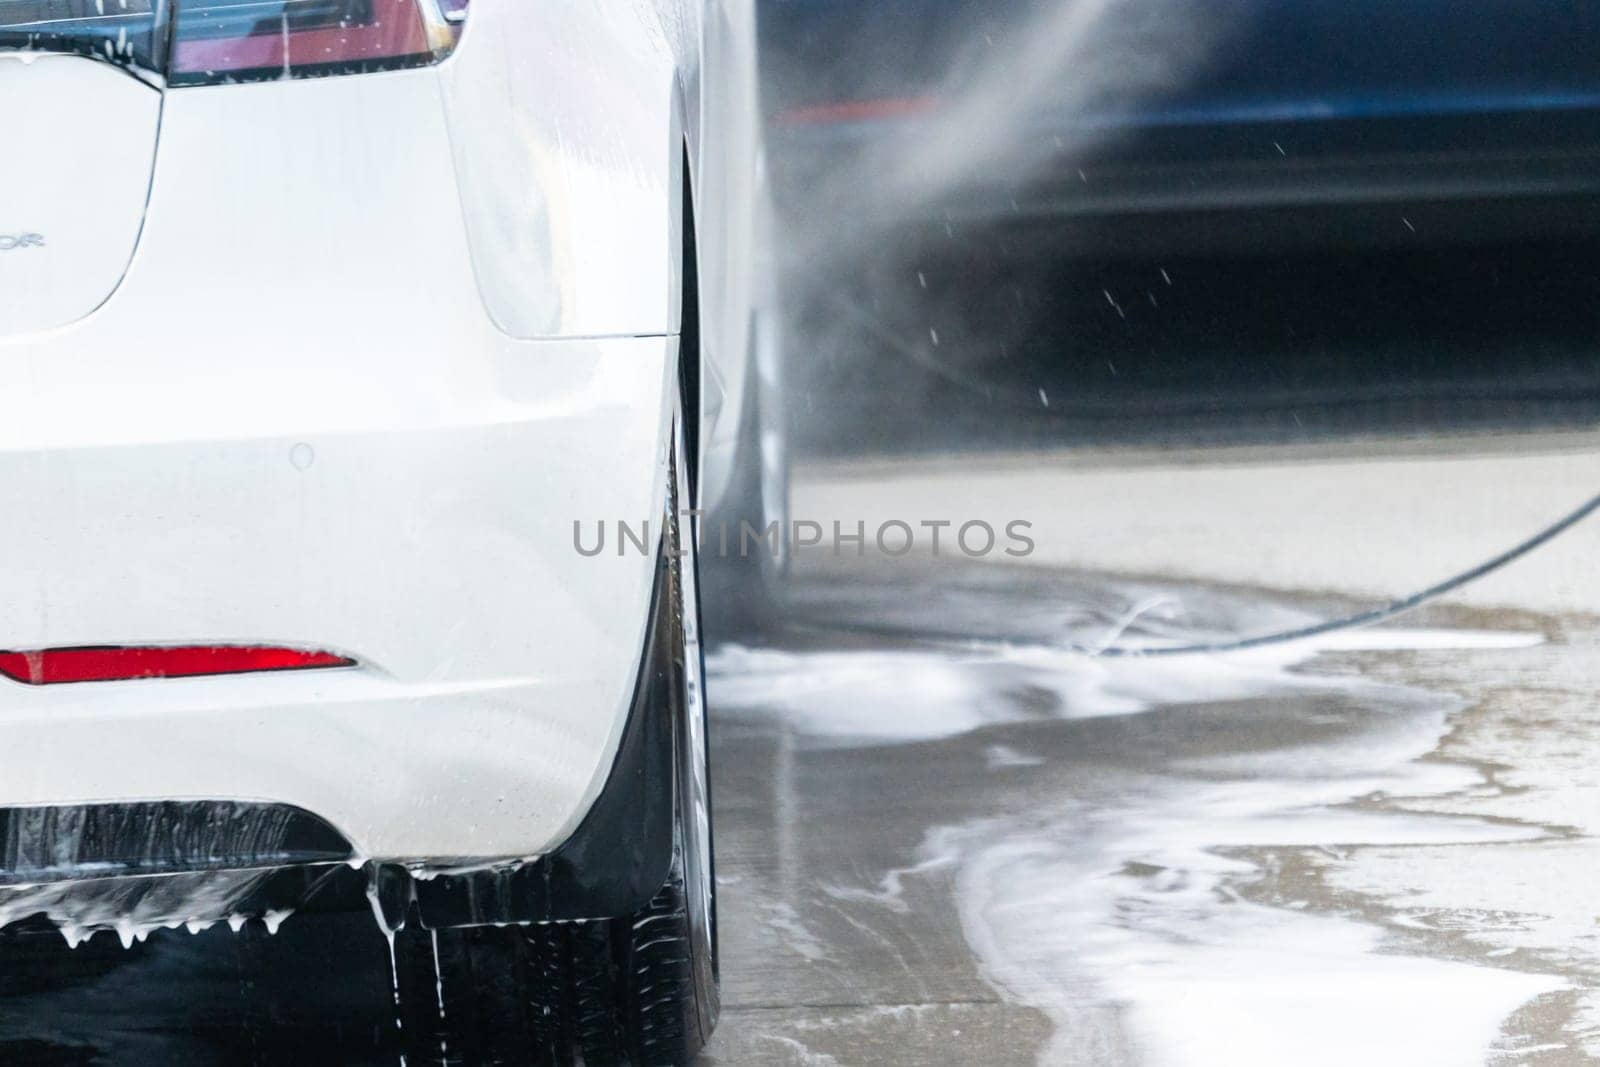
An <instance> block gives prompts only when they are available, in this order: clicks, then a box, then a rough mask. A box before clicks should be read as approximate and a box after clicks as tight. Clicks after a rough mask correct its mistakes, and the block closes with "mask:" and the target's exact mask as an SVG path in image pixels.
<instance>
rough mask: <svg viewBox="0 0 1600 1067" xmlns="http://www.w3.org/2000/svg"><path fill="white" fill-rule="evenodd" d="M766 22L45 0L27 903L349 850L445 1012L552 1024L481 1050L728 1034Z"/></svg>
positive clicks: (18, 507) (12, 728)
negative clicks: (706, 525) (732, 722)
mask: <svg viewBox="0 0 1600 1067" xmlns="http://www.w3.org/2000/svg"><path fill="white" fill-rule="evenodd" d="M750 17H751V16H750V14H749V11H748V8H747V7H746V6H745V5H744V4H742V3H739V2H737V0H734V2H730V3H727V4H723V3H718V2H716V0H712V2H710V3H707V4H703V3H701V2H699V0H539V2H529V0H470V7H469V3H468V0H0V146H3V148H0V160H3V161H0V486H4V488H5V491H6V496H7V499H8V502H9V503H8V505H7V507H6V519H5V521H4V522H3V523H0V737H3V738H4V743H3V744H0V924H3V923H10V922H16V921H20V920H22V919H24V918H29V917H32V918H34V919H37V917H38V916H39V915H41V914H42V915H44V916H46V917H48V919H49V920H50V921H52V922H54V923H55V924H56V925H57V926H59V928H60V929H61V930H62V931H63V932H64V933H65V934H66V935H67V937H68V939H69V940H70V941H76V940H78V939H81V938H83V937H86V936H95V935H96V931H102V930H113V931H115V932H116V933H117V934H120V935H121V936H122V937H123V939H124V941H125V942H129V941H132V940H133V939H135V938H139V937H143V936H146V935H147V934H148V932H149V931H150V930H152V929H154V928H157V927H163V926H167V927H175V926H177V925H179V924H180V923H187V924H189V925H191V926H200V925H204V924H206V923H209V922H214V921H217V920H220V919H224V918H227V919H230V920H232V921H234V922H235V923H238V922H242V921H249V920H250V919H252V918H255V917H260V916H266V917H267V918H268V919H271V920H272V922H273V923H275V922H276V921H279V920H280V919H281V916H282V912H283V911H284V910H286V909H290V908H292V907H294V903H295V902H294V900H293V899H292V897H291V898H287V899H285V898H283V890H282V885H283V880H282V879H281V878H277V877H275V876H274V877H272V878H266V877H265V876H264V875H263V873H262V872H264V871H267V870H268V869H269V868H270V869H272V870H274V871H280V870H283V869H291V870H295V869H302V868H303V869H307V870H322V869H334V868H340V869H343V865H348V866H349V867H350V868H360V869H361V870H363V871H364V872H366V874H367V875H368V876H369V877H370V879H371V897H372V901H373V903H374V907H375V909H376V911H377V914H378V915H379V917H380V919H382V921H383V922H384V924H385V927H386V929H387V930H388V931H389V933H390V934H391V936H393V934H394V933H395V931H396V930H400V931H401V943H402V945H405V944H407V942H406V940H405V938H406V936H407V931H419V930H420V931H422V932H423V933H424V934H425V935H426V938H425V942H426V943H427V944H429V945H431V946H432V948H431V950H430V955H431V958H429V959H427V960H425V961H422V962H418V961H417V960H416V959H415V958H414V957H415V953H414V952H411V951H409V950H407V951H400V952H398V953H397V974H396V982H397V987H398V989H399V992H401V993H404V992H406V990H407V989H408V988H409V985H410V984H412V978H417V983H416V984H418V985H419V988H423V987H425V996H419V997H417V998H415V999H416V1000H417V1001H419V1002H420V1001H425V1003H412V1002H411V998H409V997H403V998H402V999H403V1000H405V1003H403V1004H402V1012H401V1014H402V1016H403V1022H404V1023H405V1024H406V1026H407V1029H410V1030H414V1031H415V1041H417V1042H419V1043H420V1042H425V1041H432V1040H433V1038H432V1037H429V1036H428V1035H427V1034H426V1031H427V1030H428V1029H429V1027H430V1026H433V1025H434V1024H435V1023H437V1024H438V1025H444V1023H443V1022H440V1021H439V1019H438V1018H437V1016H438V1015H439V1014H440V1013H443V1012H444V1000H445V993H444V991H445V988H446V986H447V985H448V986H449V987H450V997H451V998H458V997H467V998H468V999H474V1000H476V1001H478V1002H481V1003H480V1005H479V1008H480V1014H479V1015H477V1016H474V1017H475V1018H479V1019H480V1022H481V1020H482V1019H488V1018H491V1017H501V1016H504V1017H509V1016H506V1015H505V1013H506V1012H510V1013H511V1014H513V1015H516V1016H517V1017H518V1018H520V1019H522V1020H523V1022H525V1023H527V1025H526V1026H521V1025H518V1026H512V1025H509V1024H504V1025H496V1026H490V1025H487V1024H484V1025H481V1026H478V1027H477V1028H476V1029H477V1030H478V1031H479V1032H477V1033H469V1034H466V1035H465V1036H462V1037H461V1040H464V1041H468V1042H479V1043H481V1047H478V1046H476V1045H474V1046H471V1047H473V1048H476V1049H477V1052H478V1053H479V1055H476V1056H474V1057H472V1058H475V1059H477V1060H482V1061H487V1060H490V1059H493V1060H494V1061H495V1062H501V1061H502V1060H505V1061H509V1060H511V1059H515V1058H517V1057H518V1056H523V1055H526V1056H529V1057H533V1056H535V1052H534V1051H532V1048H531V1046H530V1045H529V1044H528V1043H529V1042H532V1043H534V1044H537V1043H539V1042H544V1043H546V1044H548V1043H550V1042H554V1043H556V1044H559V1045H563V1046H571V1047H573V1048H577V1049H579V1050H580V1051H581V1055H582V1061H583V1062H586V1063H609V1062H622V1061H634V1062H651V1063H656V1062H678V1061H681V1060H683V1059H686V1058H688V1057H689V1056H690V1055H692V1053H693V1052H694V1051H695V1050H696V1049H697V1048H698V1047H699V1046H700V1044H701V1043H702V1042H703V1041H704V1039H705V1037H706V1035H707V1034H708V1033H709V1031H710V1028H711V1026H712V1024H713V1021H714V1019H715V1015H716V981H715V944H714V942H715V931H714V905H713V900H712V892H713V882H712V878H711V874H710V865H711V855H710V839H709V822H708V820H709V815H708V805H707V785H706V781H707V778H706V769H705V761H706V753H705V731H704V718H703V714H704V711H703V702H702V699H701V668H700V657H699V652H698V633H697V619H698V613H697V607H696V581H695V575H696V567H695V556H694V553H693V544H694V538H693V537H691V536H689V533H690V529H691V527H690V525H689V520H688V519H687V518H686V517H685V516H686V513H687V510H688V506H689V504H690V503H691V501H692V502H693V503H695V504H696V505H699V506H708V507H709V506H714V505H716V504H717V503H718V501H719V498H720V497H723V496H725V495H726V493H727V487H728V486H730V485H738V484H741V479H743V480H744V482H748V481H749V478H748V475H747V474H742V473H741V467H745V468H747V467H749V465H750V463H751V462H752V460H751V457H750V456H749V455H748V452H749V449H748V448H747V447H744V444H743V443H747V442H748V441H749V440H750V439H751V438H752V431H751V426H750V424H749V423H742V422H741V418H740V416H741V415H742V414H743V413H744V412H745V411H746V410H747V409H748V408H749V407H750V405H749V404H748V403H746V402H745V398H747V397H748V396H750V395H752V393H753V387H751V386H750V385H749V383H748V379H747V375H746V371H745V356H744V350H745V347H746V338H747V337H748V336H749V334H750V332H751V313H750V310H749V308H750V304H751V298H750V295H749V293H748V292H747V291H746V290H747V289H748V286H749V282H748V278H747V276H746V274H745V272H743V271H742V270H741V269H740V264H742V263H747V262H748V259H749V250H748V248H747V247H746V242H748V240H749V227H748V225H747V224H746V223H747V221H748V219H749V218H750V217H751V212H752V211H753V202H754V198H755V196H756V192H755V183H754V179H753V177H752V172H753V170H754V164H753V162H752V161H753V160H754V159H755V152H754V148H753V145H752V143H751V140H750V138H752V137H753V134H752V132H751V131H752V130H753V129H754V128H755V123H754V121H753V118H752V115H751V112H752V111H753V106H754V94H753V90H752V89H751V88H750V84H751V82H750V74H751V72H750V69H749V64H750V62H751V60H750V57H749V49H748V47H747V43H746V42H747V41H748V39H749V37H750V32H751V31H750ZM702 58H704V62H702ZM690 238H694V240H691V239H690ZM697 249H698V257H697V255H696V251H697ZM755 436H757V437H759V435H755ZM623 522H625V523H627V524H628V530H627V534H628V535H629V536H631V537H632V538H635V539H636V540H637V541H638V542H642V543H643V544H642V547H640V545H638V544H636V543H634V541H633V540H629V539H627V538H625V537H624V536H620V535H621V534H623V531H621V530H620V529H619V523H623ZM602 524H603V526H602ZM646 526H647V528H648V532H642V531H644V529H645V528H646ZM597 535H603V536H605V537H606V538H607V539H608V540H607V543H606V547H605V550H604V551H602V552H600V553H598V554H589V553H588V552H586V551H580V548H587V547H588V546H590V545H592V543H593V541H594V539H595V537H596V536H597ZM130 875H137V876H141V877H144V878H145V879H146V881H145V883H141V884H157V885H161V886H163V887H165V888H164V889H163V890H162V891H160V892H140V893H137V894H131V895H130V894H127V893H122V894H121V895H118V894H117V893H114V892H110V891H108V890H106V888H105V887H106V886H108V885H109V884H111V883H112V882H115V881H116V880H117V879H124V878H126V877H127V876H130ZM149 876H159V878H156V879H151V878H150V877H149ZM274 894H276V896H274ZM289 921H293V920H292V918H291V919H290V920H289ZM104 936H112V935H111V934H109V933H108V934H105V935H104ZM414 947H415V946H414V945H413V948H414ZM408 961H409V962H408ZM408 967H415V968H417V969H418V970H419V975H415V976H413V975H408V973H407V970H408ZM435 970H438V971H439V974H440V977H439V982H440V985H439V990H440V996H439V1002H438V1004H437V1005H435V1004H434V982H435V978H434V971H435ZM422 971H425V973H426V979H425V982H423V981H422V980H421V976H420V972H422ZM513 973H517V974H532V975H541V976H544V977H541V978H539V979H537V980H530V981H528V982H525V983H523V985H522V986H521V987H519V988H520V989H521V991H520V992H516V993H511V994H508V993H507V988H509V986H508V983H507V982H506V981H504V980H502V978H503V977H504V976H505V975H509V974H513ZM508 996H510V997H511V999H512V1000H517V999H518V998H524V1002H522V1003H519V1004H512V1005H510V1006H509V1007H508V1006H507V1004H506V1003H502V1002H503V1001H505V1000H506V998H507V997H508ZM527 998H531V999H527ZM497 1012H498V1013H500V1015H496V1014H495V1013H497ZM418 1013H420V1015H422V1016H427V1015H430V1014H431V1015H433V1016H434V1018H432V1019H431V1021H430V1020H428V1019H424V1020H423V1021H422V1023H421V1024H416V1025H414V1024H415V1020H416V1019H417V1018H418V1017H419V1014H418ZM530 1019H531V1020H533V1021H532V1022H529V1020H530ZM450 1025H451V1026H455V1027H463V1028H465V1027H467V1026H468V1024H467V1023H466V1022H462V1021H461V1020H460V1019H454V1020H452V1022H451V1023H450ZM458 1047H459V1046H458ZM541 1047H543V1046H542V1045H541ZM552 1047H554V1046H552ZM542 1054H543V1053H539V1055H542ZM561 1062H566V1060H565V1059H562V1060H561Z"/></svg>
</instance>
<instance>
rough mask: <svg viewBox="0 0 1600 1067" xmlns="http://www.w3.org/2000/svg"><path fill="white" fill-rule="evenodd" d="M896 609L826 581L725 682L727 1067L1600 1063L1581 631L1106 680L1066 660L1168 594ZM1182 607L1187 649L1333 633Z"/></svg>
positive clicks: (953, 600) (1509, 619)
mask: <svg viewBox="0 0 1600 1067" xmlns="http://www.w3.org/2000/svg"><path fill="white" fill-rule="evenodd" d="M886 570H892V567H886V566H885V565H882V564H880V565H879V566H878V567H877V568H876V570H875V571H874V573H876V574H879V575H882V574H883V573H884V572H885V571H886ZM913 573H914V572H913ZM897 581H898V583H899V586H900V588H901V590H902V592H904V591H905V590H906V589H908V588H911V589H916V590H917V596H916V597H915V598H913V600H914V608H910V607H907V606H905V605H906V604H907V601H906V599H905V598H903V597H900V598H897V597H894V596H892V595H886V594H887V593H889V591H890V589H891V588H892V584H891V583H890V582H889V581H888V580H887V579H884V580H883V581H882V582H881V583H880V584H877V585H875V584H874V582H873V580H872V578H871V576H869V575H863V574H860V573H855V574H852V573H848V572H846V573H843V574H839V575H834V576H831V577H829V576H826V575H824V576H821V577H819V578H817V579H816V580H814V581H813V582H812V583H811V584H810V586H809V588H808V589H807V590H806V591H805V592H803V593H802V594H801V595H800V596H799V598H798V600H799V603H798V605H797V606H796V608H795V617H796V618H798V619H801V620H804V619H805V618H808V617H809V618H816V619H822V618H827V619H831V620H833V621H834V623H835V625H832V626H818V627H815V628H808V627H806V626H804V625H801V626H796V627H794V628H792V629H790V630H788V631H786V632H785V633H784V635H783V636H782V637H781V638H780V639H776V640H775V641H774V642H772V643H770V644H766V645H762V646H740V645H734V646H726V647H724V648H723V649H722V650H721V651H720V652H718V653H717V654H716V655H715V656H714V657H713V659H712V671H713V676H712V679H711V694H712V697H713V702H714V706H716V707H717V708H718V709H719V712H720V715H719V719H718V721H717V723H716V726H715V730H716V735H717V736H716V739H715V741H716V746H717V747H716V750H715V751H716V757H715V758H716V772H717V776H718V778H717V816H718V824H717V831H718V857H719V866H720V877H719V882H720V885H721V892H722V898H721V908H722V916H723V920H722V931H723V934H722V937H723V951H724V961H723V973H724V976H725V979H724V980H725V1016H724V1021H723V1025H722V1029H721V1031H720V1032H719V1034H718V1036H717V1038H716V1040H715V1043H714V1045H713V1048H712V1049H711V1050H710V1054H709V1059H710V1060H711V1061H712V1062H715V1063H723V1064H735V1063H738V1064H743V1063H756V1062H761V1063H796V1064H810V1063H816V1064H833V1063H840V1064H926V1063H960V1062H966V1063H1031V1062H1041V1063H1050V1064H1058V1063H1059V1064H1080V1063H1081V1064H1106V1063H1112V1064H1115V1063H1186V1064H1194V1063H1200V1064H1205V1063H1226V1064H1250V1063H1284V1062H1297V1063H1329V1064H1346V1063H1350V1062H1362V1061H1365V1062H1376V1063H1395V1064H1417V1063H1480V1062H1507V1063H1576V1062H1587V1061H1588V1060H1589V1059H1590V1058H1591V1057H1593V1056H1595V1055H1597V1054H1600V1000H1596V999H1595V996H1594V989H1595V980H1596V976H1597V973H1600V939H1597V934H1600V926H1597V915H1600V910H1597V907H1596V905H1595V904H1594V902H1593V901H1594V894H1593V890H1594V888H1595V884H1596V880H1597V873H1596V872H1600V850H1597V849H1596V846H1595V845H1594V843H1593V840H1592V838H1591V836H1590V834H1591V832H1592V828H1593V826H1594V825H1595V824H1596V823H1600V806H1597V805H1600V800H1597V798H1600V778H1597V776H1596V772H1594V771H1593V770H1592V758H1591V757H1592V753H1593V752H1594V745H1595V741H1596V737H1597V727H1600V711H1596V709H1595V708H1594V706H1593V701H1592V698H1591V694H1592V693H1593V692H1594V691H1595V690H1596V683H1597V682H1600V665H1597V661H1596V659H1595V656H1594V651H1595V647H1596V643H1597V641H1596V638H1597V635H1600V627H1597V625H1596V623H1595V621H1594V620H1592V619H1573V618H1568V619H1565V620H1556V619H1551V618H1542V617H1537V616H1533V615H1527V614H1518V613H1508V612H1484V611H1467V610H1465V609H1458V610H1450V609H1445V608H1433V609H1430V610H1429V611H1427V612H1424V613H1422V614H1419V615H1416V616H1413V617H1410V618H1408V619H1406V620H1405V621H1404V623H1403V625H1395V626H1391V627H1388V628H1384V629H1378V630H1371V631H1364V632H1354V633H1340V634H1335V635H1331V636H1329V637H1325V638H1323V639H1321V640H1320V642H1319V643H1316V644H1301V645H1295V646H1282V647H1276V648H1271V649H1262V650H1257V651H1254V652H1251V653H1239V654H1232V655H1226V656H1196V657H1173V658H1169V659H1133V660H1127V659H1124V660H1107V659H1095V658H1090V657H1087V656H1083V655H1080V654H1075V653H1070V652H1067V651H1064V650H1063V645H1064V644H1065V643H1066V641H1067V639H1068V638H1069V637H1070V638H1073V639H1077V638H1080V637H1081V636H1083V635H1085V634H1089V633H1092V632H1094V631H1095V630H1096V629H1097V628H1099V629H1101V630H1103V629H1104V628H1105V627H1106V626H1108V625H1112V624H1113V623H1114V622H1115V620H1117V619H1118V618H1120V617H1121V616H1123V615H1124V614H1125V612H1126V608H1127V606H1128V605H1129V604H1134V603H1139V602H1142V601H1145V600H1148V599H1149V597H1150V596H1151V595H1152V593H1153V592H1154V590H1152V589H1151V588H1149V587H1134V586H1129V585H1127V584H1124V583H1107V582H1097V581H1092V580H1085V579H1083V578H1079V577H1072V576H1068V575H1060V574H1053V573H1040V572H1039V571H1038V570H1030V571H1027V572H1023V571H1017V570H1009V569H1007V568H1003V567H996V566H971V567H970V568H968V569H965V570H959V569H953V568H949V567H947V568H943V569H941V570H940V572H939V573H938V574H937V575H932V574H923V575H920V576H916V577H912V578H910V579H909V580H908V579H907V576H906V572H904V571H902V572H901V574H900V577H899V578H898V579H897ZM1166 595H1167V598H1168V600H1169V601H1170V604H1171V606H1172V607H1173V608H1174V610H1172V611H1170V612H1168V615H1167V619H1166V620H1165V621H1158V623H1157V625H1159V626H1162V627H1166V628H1169V630H1170V628H1171V627H1172V626H1174V625H1180V624H1181V625H1187V626H1190V627H1193V628H1194V630H1195V632H1207V631H1209V630H1211V629H1213V628H1220V629H1228V628H1239V627H1241V626H1249V627H1251V628H1254V627H1255V626H1258V625H1260V626H1263V627H1264V628H1265V627H1266V624H1268V623H1279V622H1283V621H1295V620H1304V619H1307V618H1313V617H1319V616H1325V615H1326V614H1328V613H1330V612H1336V611H1338V610H1339V608H1340V605H1338V604H1337V603H1331V602H1320V601H1319V602H1313V601H1300V602H1297V601H1295V600H1292V599H1290V598H1286V597H1268V596H1265V595H1263V594H1259V593H1242V592H1234V593H1230V592H1228V591H1226V590H1220V589H1216V588H1213V589H1211V590H1209V591H1196V590H1193V589H1181V588H1178V587H1170V588H1168V589H1167V590H1166ZM1174 620H1176V622H1175V621H1174Z"/></svg>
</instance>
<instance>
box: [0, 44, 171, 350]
mask: <svg viewBox="0 0 1600 1067" xmlns="http://www.w3.org/2000/svg"><path fill="white" fill-rule="evenodd" d="M0 102H4V104H3V106H0V157H3V158H4V161H5V162H4V164H3V165H0V336H4V335H7V334H13V333H20V332H23V331H25V330H42V329H48V328H50V327H52V326H61V325H64V324H66V323H69V322H72V321H73V320H75V319H79V318H82V317H83V316H84V315H87V314H89V312H91V311H93V310H94V309H95V308H96V307H98V306H99V305H100V303H101V301H103V300H105V298H106V297H107V296H109V295H111V290H112V289H114V288H116V285H117V282H118V281H119V280H120V279H121V278H122V272H123V271H124V270H126V269H127V266H128V259H129V257H131V256H132V255H133V247H134V243H135V242H136V241H137V240H138V238H139V223H140V220H141V219H142V218H143V216H144V202H145V196H146V194H147V193H148V192H149V189H150V167H151V164H152V163H153V162H154V161H155V151H156V128H157V126H158V124H159V123H160V121H161V94H160V93H159V92H158V91H156V90H155V89H152V88H151V87H150V86H148V85H146V84H145V83H144V82H141V81H139V80H138V79H136V78H133V77H130V76H128V75H127V74H124V73H122V72H121V71H119V70H117V69H116V68H115V67H112V66H111V65H109V64H106V63H98V62H94V61H92V60H87V59H77V58H73V57H69V56H29V57H28V58H27V59H26V60H24V59H23V58H21V57H20V56H15V55H14V56H12V57H9V58H6V57H4V56H3V55H0Z"/></svg>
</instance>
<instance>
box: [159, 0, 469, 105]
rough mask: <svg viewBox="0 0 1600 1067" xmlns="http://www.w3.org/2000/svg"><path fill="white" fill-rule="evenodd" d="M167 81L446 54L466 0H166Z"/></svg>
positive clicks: (398, 63)
mask: <svg viewBox="0 0 1600 1067" xmlns="http://www.w3.org/2000/svg"><path fill="white" fill-rule="evenodd" d="M173 3H174V4H175V13H174V15H173V24H172V55H171V58H170V60H169V62H168V66H167V80H168V82H169V83H170V84H172V85H192V84H196V83H206V82H217V81H230V80H234V79H251V80H259V79H264V78H295V77H317V76H321V75H328V74H354V73H360V72H363V71H372V70H393V69H396V68H402V67H424V66H427V65H428V64H430V63H437V62H438V61H439V60H441V59H443V58H444V57H445V56H448V55H449V54H450V53H451V52H452V51H453V50H454V49H455V46H456V41H457V39H458V38H459V37H460V34H461V27H462V24H463V22H464V21H465V18H466V12H467V4H466V0H173Z"/></svg>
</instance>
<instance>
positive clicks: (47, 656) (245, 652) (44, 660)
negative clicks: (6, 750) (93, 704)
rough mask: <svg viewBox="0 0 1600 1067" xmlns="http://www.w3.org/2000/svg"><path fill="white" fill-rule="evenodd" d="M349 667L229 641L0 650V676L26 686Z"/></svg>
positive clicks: (334, 659) (337, 660)
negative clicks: (162, 646)
mask: <svg viewBox="0 0 1600 1067" xmlns="http://www.w3.org/2000/svg"><path fill="white" fill-rule="evenodd" d="M354 666H355V660H353V659H347V658H345V657H344V656H336V655H334V654H333V653H331V652H302V651H300V650H299V649H294V648H263V647H239V646H234V645H188V646H181V647H177V648H49V649H45V650H43V651H41V652H0V675H4V676H5V677H7V678H10V679H11V680H12V681H14V682H22V683H24V684H26V685H59V684H61V683H63V682H113V681H125V680H127V679H130V678H192V677H196V676H199V675H206V674H248V673H253V672H256V671H300V670H307V669H312V668H318V667H354Z"/></svg>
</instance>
